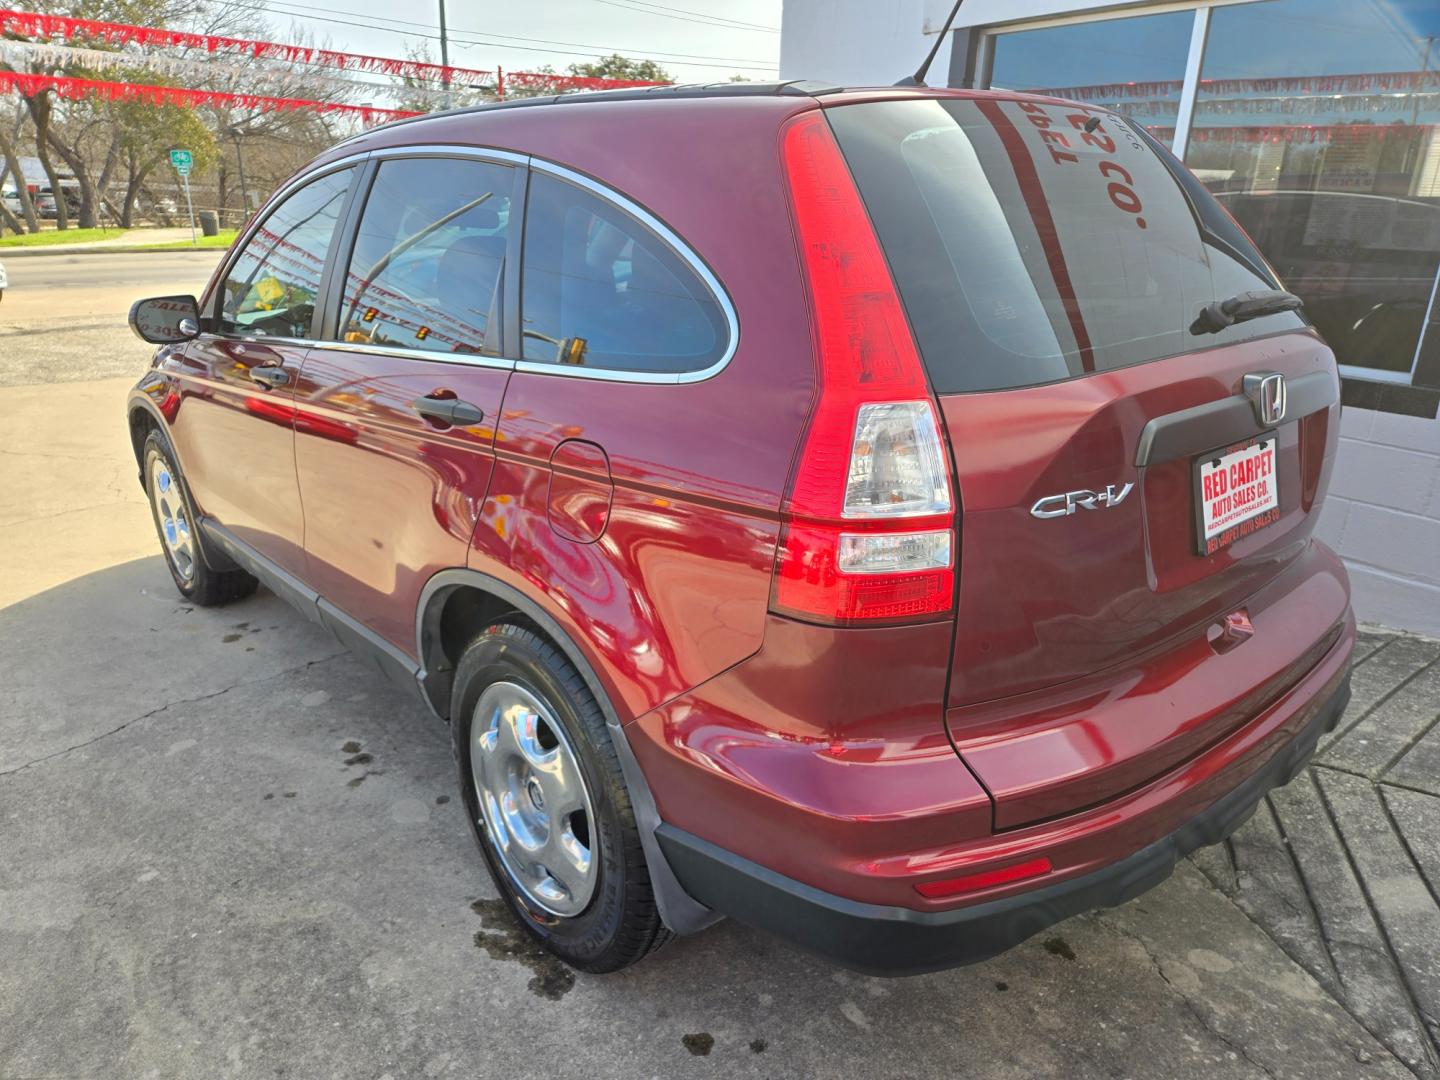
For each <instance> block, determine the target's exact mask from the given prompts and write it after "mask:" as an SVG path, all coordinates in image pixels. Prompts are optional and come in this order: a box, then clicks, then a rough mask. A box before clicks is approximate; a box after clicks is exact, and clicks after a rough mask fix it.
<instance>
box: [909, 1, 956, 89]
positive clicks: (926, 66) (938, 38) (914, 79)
mask: <svg viewBox="0 0 1440 1080" xmlns="http://www.w3.org/2000/svg"><path fill="white" fill-rule="evenodd" d="M964 2H965V0H955V6H954V7H953V8H951V9H950V17H949V18H948V19H946V20H945V25H944V26H943V27H941V28H940V33H938V34H936V35H935V44H934V45H931V46H930V54H929V55H928V56H926V57H925V62H924V63H923V64H921V65H920V66H919V67H918V68H916V69H915V74H914V75H906V76H905V78H903V79H901V80H900V81H899V82H897V83H896V84H895V85H896V86H924V85H925V74H926V72H928V71H929V70H930V64H931V63H932V62H933V61H934V60H935V54H936V53H937V52H939V51H940V43H941V42H942V41H944V40H945V35H946V34H948V33H949V32H950V24H951V23H953V22H954V21H955V16H956V15H958V14H959V13H960V5H961V4H963V3H964Z"/></svg>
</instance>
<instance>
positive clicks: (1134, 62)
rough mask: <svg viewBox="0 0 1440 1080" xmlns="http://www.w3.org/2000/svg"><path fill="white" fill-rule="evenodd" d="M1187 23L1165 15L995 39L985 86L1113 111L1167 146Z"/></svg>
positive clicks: (1190, 18) (1190, 16) (1178, 14)
mask: <svg viewBox="0 0 1440 1080" xmlns="http://www.w3.org/2000/svg"><path fill="white" fill-rule="evenodd" d="M1194 23H1195V15H1194V13H1193V12H1190V11H1172V12H1168V13H1166V14H1163V15H1142V16H1137V17H1135V18H1127V19H1104V20H1101V21H1099V22H1084V23H1074V24H1071V25H1069V26H1052V27H1047V28H1045V29H1042V30H1021V31H1016V32H1015V33H1009V34H999V35H997V36H996V38H995V52H994V60H993V62H992V67H991V71H990V85H991V86H993V87H996V88H1003V89H1006V90H1030V91H1034V92H1036V93H1041V94H1052V95H1054V96H1055V97H1063V98H1068V99H1069V100H1071V101H1084V102H1087V103H1089V104H1094V105H1099V106H1103V107H1105V108H1110V109H1116V110H1117V111H1120V112H1124V113H1125V114H1126V115H1128V116H1131V117H1133V118H1134V119H1136V120H1138V121H1139V122H1140V123H1142V124H1144V125H1145V126H1146V127H1148V128H1149V129H1150V131H1151V132H1152V133H1153V134H1154V135H1155V137H1156V138H1158V139H1160V140H1161V141H1162V142H1164V143H1166V144H1167V145H1168V144H1169V143H1170V140H1171V139H1172V138H1173V136H1174V134H1175V117H1176V114H1177V113H1178V111H1179V108H1180V88H1181V86H1182V84H1183V82H1184V77H1185V59H1186V57H1187V56H1188V55H1189V51H1190V34H1191V29H1192V27H1193V26H1194Z"/></svg>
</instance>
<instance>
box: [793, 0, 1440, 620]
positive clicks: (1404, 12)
mask: <svg viewBox="0 0 1440 1080" xmlns="http://www.w3.org/2000/svg"><path fill="white" fill-rule="evenodd" d="M951 6H952V5H951V0H864V2H861V0H784V15H783V22H782V32H781V42H780V75H781V77H782V78H785V79H815V80H820V81H828V82H833V83H839V84H845V85H852V86H855V85H876V84H878V85H885V84H889V83H893V82H895V81H896V80H898V79H900V78H901V77H903V76H905V75H907V74H910V73H911V72H913V71H914V70H915V68H916V67H917V65H918V64H919V62H920V60H921V59H923V57H924V55H925V52H926V51H927V50H928V49H929V48H930V47H931V46H932V45H933V44H934V43H935V35H936V34H938V33H940V30H941V27H942V26H943V24H944V21H945V18H946V17H947V16H948V15H949V13H950V8H951ZM947 38H948V40H945V41H942V42H941V44H940V50H939V52H938V54H937V56H936V59H935V62H934V64H933V65H932V67H931V69H930V74H929V76H928V79H927V81H928V82H929V84H930V85H932V86H941V85H945V84H947V83H948V85H950V86H955V87H975V88H986V87H992V88H997V89H998V88H1003V89H1011V90H1030V91H1035V92H1039V93H1044V94H1050V95H1054V96H1056V97H1062V98H1069V99H1072V100H1077V101H1082V102H1086V103H1089V104H1093V105H1096V106H1101V107H1104V108H1107V109H1113V110H1115V111H1117V112H1120V113H1123V114H1125V115H1127V116H1129V117H1131V118H1132V119H1133V120H1134V121H1136V122H1138V123H1141V124H1143V125H1145V126H1146V127H1147V128H1148V129H1149V130H1150V131H1151V133H1152V134H1154V135H1155V136H1156V137H1157V138H1158V139H1159V140H1160V141H1162V142H1164V143H1165V144H1167V145H1168V146H1169V147H1170V148H1171V149H1172V150H1173V151H1174V152H1175V153H1176V154H1177V155H1178V156H1179V157H1180V158H1181V159H1183V160H1184V161H1185V163H1186V164H1187V165H1188V166H1189V167H1190V168H1191V169H1192V170H1193V171H1194V172H1195V174H1196V175H1197V176H1198V177H1199V178H1200V179H1201V181H1203V182H1204V184H1205V185H1206V186H1207V187H1208V188H1209V189H1210V190H1211V191H1212V192H1213V193H1214V194H1215V195H1216V196H1217V197H1218V198H1219V199H1220V200H1221V201H1222V202H1223V203H1224V205H1225V206H1226V207H1227V208H1228V209H1229V210H1230V212H1231V213H1232V214H1234V215H1235V217H1236V218H1237V219H1238V220H1239V221H1240V223H1241V224H1242V225H1243V226H1244V227H1245V229H1246V231H1247V232H1249V234H1250V235H1251V237H1252V238H1253V239H1254V240H1255V242H1256V243H1257V244H1258V245H1259V247H1260V249H1261V250H1262V252H1263V253H1264V254H1265V256H1266V257H1267V258H1268V259H1269V261H1270V262H1271V264H1272V265H1274V267H1275V269H1276V270H1277V272H1278V273H1279V275H1280V277H1281V280H1282V281H1283V283H1284V285H1285V287H1286V288H1287V289H1289V290H1290V291H1292V292H1294V293H1296V294H1298V295H1299V296H1301V297H1302V298H1303V299H1304V300H1305V311H1306V314H1307V315H1308V317H1309V318H1310V320H1311V321H1312V322H1313V323H1314V324H1315V325H1316V327H1317V328H1319V329H1320V331H1321V332H1322V333H1323V334H1324V335H1325V337H1326V338H1327V340H1328V341H1329V342H1330V344H1331V345H1332V346H1333V347H1334V349H1335V352H1336V355H1337V357H1338V359H1339V362H1340V372H1341V377H1342V402H1343V405H1344V408H1343V410H1342V416H1341V428H1340V434H1341V442H1340V454H1339V457H1338V460H1337V463H1336V467H1335V472H1334V475H1333V478H1332V481H1331V486H1330V497H1329V499H1328V501H1327V503H1326V506H1325V509H1324V513H1323V515H1322V517H1321V521H1320V525H1319V533H1320V535H1321V536H1322V537H1323V538H1324V539H1325V540H1326V541H1327V542H1328V543H1329V544H1331V545H1332V546H1333V547H1335V548H1336V550H1338V551H1339V552H1340V554H1341V555H1342V556H1344V558H1345V561H1346V563H1347V565H1348V566H1349V568H1350V574H1351V580H1352V582H1353V584H1354V589H1355V607H1356V610H1357V612H1358V614H1359V616H1360V618H1361V619H1363V620H1368V621H1372V622H1378V623H1383V624H1385V625H1389V626H1397V627H1404V628H1407V629H1412V630H1418V631H1421V632H1424V633H1429V634H1434V635H1440V418H1437V412H1440V303H1437V298H1436V291H1437V281H1440V0H1191V2H1180V3H1144V2H1140V3H1135V2H1131V3H1095V2H1093V0H1092V2H1088V3H1087V2H1084V0H966V2H965V3H964V4H963V5H962V6H961V8H960V13H959V16H958V18H957V19H956V21H955V25H954V28H953V29H952V31H951V32H950V33H949V34H948V35H947Z"/></svg>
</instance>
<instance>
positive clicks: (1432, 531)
mask: <svg viewBox="0 0 1440 1080" xmlns="http://www.w3.org/2000/svg"><path fill="white" fill-rule="evenodd" d="M1319 532H1320V537H1321V539H1323V540H1325V541H1326V542H1327V543H1329V544H1330V545H1331V546H1332V547H1334V548H1335V549H1336V550H1337V551H1339V552H1340V555H1341V557H1342V558H1344V560H1345V565H1346V567H1347V568H1348V569H1349V571H1350V585H1351V589H1352V590H1353V593H1354V601H1355V613H1356V614H1357V615H1358V616H1359V617H1360V618H1361V619H1362V620H1365V621H1368V622H1378V623H1383V624H1385V625H1387V626H1399V627H1403V628H1404V629H1406V630H1419V631H1420V632H1421V633H1425V634H1432V635H1435V636H1440V419H1431V420H1427V419H1419V418H1417V417H1413V416H1397V415H1395V414H1393V413H1385V412H1373V411H1371V410H1369V409H1355V408H1351V407H1350V406H1348V405H1347V406H1346V407H1345V408H1344V410H1342V415H1341V418H1340V450H1339V453H1338V455H1337V456H1336V458H1335V473H1334V475H1333V476H1332V477H1331V480H1330V494H1329V495H1328V496H1327V497H1326V499H1325V508H1324V510H1323V511H1322V512H1321V515H1320V530H1319Z"/></svg>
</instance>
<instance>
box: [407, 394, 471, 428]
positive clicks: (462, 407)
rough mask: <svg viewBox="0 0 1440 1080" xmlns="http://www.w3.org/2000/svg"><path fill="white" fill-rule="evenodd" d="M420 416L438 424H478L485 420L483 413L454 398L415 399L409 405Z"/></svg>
mask: <svg viewBox="0 0 1440 1080" xmlns="http://www.w3.org/2000/svg"><path fill="white" fill-rule="evenodd" d="M410 406H411V408H413V409H414V410H415V411H416V412H417V413H419V414H420V415H421V416H423V417H425V418H426V419H427V420H434V421H436V422H437V423H440V424H452V425H454V424H460V425H467V424H478V423H480V421H482V420H484V419H485V411H484V410H483V409H481V408H479V407H478V406H475V405H471V404H470V402H468V401H457V400H456V399H455V398H433V397H421V398H416V399H415V400H414V401H412V402H411V403H410Z"/></svg>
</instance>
